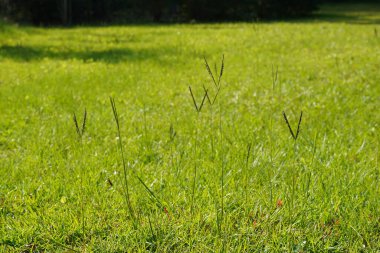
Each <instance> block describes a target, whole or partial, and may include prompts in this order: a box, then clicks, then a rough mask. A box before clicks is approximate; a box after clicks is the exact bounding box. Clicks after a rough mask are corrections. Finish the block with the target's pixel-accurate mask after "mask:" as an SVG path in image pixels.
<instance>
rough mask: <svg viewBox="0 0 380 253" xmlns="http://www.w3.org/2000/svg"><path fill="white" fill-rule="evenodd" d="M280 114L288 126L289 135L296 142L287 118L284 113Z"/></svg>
mask: <svg viewBox="0 0 380 253" xmlns="http://www.w3.org/2000/svg"><path fill="white" fill-rule="evenodd" d="M282 114H283V115H284V119H285V122H286V125H288V128H289V131H290V134H291V135H292V137H293V139H294V140H296V136H295V135H294V133H293V130H292V127H291V126H290V124H289V121H288V118H287V117H286V114H285V112H282Z"/></svg>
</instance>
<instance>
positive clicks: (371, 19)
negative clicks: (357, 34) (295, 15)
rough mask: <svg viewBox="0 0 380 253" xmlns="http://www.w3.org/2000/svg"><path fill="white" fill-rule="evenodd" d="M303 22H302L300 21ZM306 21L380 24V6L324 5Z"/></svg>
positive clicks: (360, 4) (372, 4) (362, 4)
mask: <svg viewBox="0 0 380 253" xmlns="http://www.w3.org/2000/svg"><path fill="white" fill-rule="evenodd" d="M300 21H301V22H302V20H300ZM304 21H306V22H307V21H312V22H332V23H334V22H336V23H347V24H363V25H371V24H373V25H377V24H380V4H377V3H345V4H328V5H322V6H321V7H320V10H319V11H316V12H315V13H314V14H313V15H312V16H311V17H310V18H306V19H305V20H304Z"/></svg>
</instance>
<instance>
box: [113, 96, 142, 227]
mask: <svg viewBox="0 0 380 253" xmlns="http://www.w3.org/2000/svg"><path fill="white" fill-rule="evenodd" d="M110 102H111V107H112V112H113V116H114V119H115V123H116V129H117V135H118V145H119V150H120V156H121V161H122V164H123V176H124V195H125V201H126V203H127V208H128V211H129V214H130V215H131V217H132V221H133V224H134V226H135V227H136V225H137V218H136V215H135V212H134V210H133V208H132V204H131V199H130V195H129V183H128V169H127V165H126V162H125V157H124V149H123V142H122V139H121V134H120V121H119V114H118V113H117V109H116V104H115V100H114V99H113V98H112V97H110Z"/></svg>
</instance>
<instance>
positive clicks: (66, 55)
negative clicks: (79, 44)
mask: <svg viewBox="0 0 380 253" xmlns="http://www.w3.org/2000/svg"><path fill="white" fill-rule="evenodd" d="M176 51H178V50H176V49H172V48H151V49H133V50H132V49H129V48H113V49H106V50H80V51H75V50H72V49H58V48H52V47H42V46H33V47H31V46H24V45H16V46H10V45H3V46H1V47H0V60H1V58H8V59H12V60H15V61H26V62H28V61H38V60H42V59H46V58H47V59H56V60H70V59H76V60H82V61H84V62H105V63H119V62H123V61H125V62H131V61H132V62H133V61H145V60H153V61H157V62H159V63H167V62H168V60H166V59H164V58H165V57H167V56H173V57H174V56H175V55H176V54H179V52H176ZM168 63H169V62H168Z"/></svg>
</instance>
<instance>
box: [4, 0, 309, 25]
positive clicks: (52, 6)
mask: <svg viewBox="0 0 380 253" xmlns="http://www.w3.org/2000/svg"><path fill="white" fill-rule="evenodd" d="M0 7H1V10H2V11H1V12H2V15H3V16H4V15H5V16H7V17H8V18H10V19H13V20H15V21H23V22H31V23H34V24H38V25H41V24H43V25H46V24H62V23H63V24H80V23H93V22H128V21H129V22H130V21H156V22H157V21H161V22H162V21H163V22H173V21H174V22H179V21H192V20H196V21H221V20H252V19H267V18H283V17H295V16H301V15H305V14H307V13H309V12H311V11H312V10H314V9H315V7H316V0H286V1H281V0H238V1H231V0H208V1H202V0H76V1H72V0H53V1H52V0H13V1H10V0H0Z"/></svg>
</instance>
